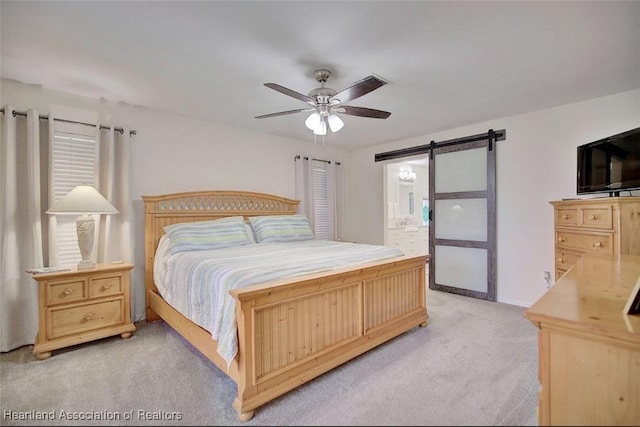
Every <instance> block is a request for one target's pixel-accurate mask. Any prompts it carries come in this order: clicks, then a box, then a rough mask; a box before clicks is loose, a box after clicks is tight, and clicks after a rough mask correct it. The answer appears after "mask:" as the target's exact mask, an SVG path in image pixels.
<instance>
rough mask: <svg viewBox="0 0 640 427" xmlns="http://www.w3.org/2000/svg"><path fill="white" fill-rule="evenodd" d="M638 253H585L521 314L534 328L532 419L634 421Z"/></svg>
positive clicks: (639, 393)
mask: <svg viewBox="0 0 640 427" xmlns="http://www.w3.org/2000/svg"><path fill="white" fill-rule="evenodd" d="M639 280H640V256H633V255H601V254H592V253H585V255H584V256H583V257H581V258H580V259H579V260H578V261H577V262H576V264H575V265H574V266H573V268H571V269H570V270H569V271H568V272H567V273H566V274H565V275H564V276H562V277H561V278H560V280H558V282H557V283H556V284H555V285H554V286H553V287H552V288H551V289H549V291H548V292H547V293H546V294H544V295H543V296H542V297H541V298H540V299H539V300H538V301H537V302H536V303H535V304H533V305H532V306H531V307H530V308H529V309H527V310H526V311H525V317H526V318H527V319H529V320H530V321H531V322H532V323H533V324H534V325H535V326H536V327H537V328H538V380H539V381H540V391H539V392H538V421H539V425H541V426H549V425H556V426H559V425H581V426H586V425H600V426H604V425H617V426H621V425H635V426H638V425H640V315H637V314H636V315H628V314H624V313H623V311H624V307H625V303H626V301H627V300H628V298H629V296H630V294H631V292H632V289H633V287H634V285H635V284H636V283H637V281H639Z"/></svg>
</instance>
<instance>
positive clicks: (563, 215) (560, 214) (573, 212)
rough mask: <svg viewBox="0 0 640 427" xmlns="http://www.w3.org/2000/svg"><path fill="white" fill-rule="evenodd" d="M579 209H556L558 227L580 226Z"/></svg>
mask: <svg viewBox="0 0 640 427" xmlns="http://www.w3.org/2000/svg"><path fill="white" fill-rule="evenodd" d="M578 212H579V210H578V208H558V209H556V225H557V226H563V227H577V226H578Z"/></svg>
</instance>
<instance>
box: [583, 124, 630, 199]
mask: <svg viewBox="0 0 640 427" xmlns="http://www.w3.org/2000/svg"><path fill="white" fill-rule="evenodd" d="M637 189H640V127H639V128H635V129H631V130H629V131H627V132H622V133H619V134H616V135H612V136H609V137H606V138H603V139H599V140H597V141H593V142H590V143H588V144H584V145H580V146H578V186H577V194H590V193H607V192H608V193H609V195H610V196H619V195H620V191H626V190H629V191H630V190H637Z"/></svg>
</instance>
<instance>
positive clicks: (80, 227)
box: [46, 185, 118, 270]
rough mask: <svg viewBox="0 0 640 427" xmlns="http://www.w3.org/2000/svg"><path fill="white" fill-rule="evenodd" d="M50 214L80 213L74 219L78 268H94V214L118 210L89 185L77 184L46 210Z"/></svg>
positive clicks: (115, 212)
mask: <svg viewBox="0 0 640 427" xmlns="http://www.w3.org/2000/svg"><path fill="white" fill-rule="evenodd" d="M46 213H47V214H50V215H80V216H79V217H78V218H77V219H76V230H77V233H78V247H79V248H80V255H82V261H80V262H79V263H78V270H85V269H88V268H95V267H96V263H95V262H93V261H91V252H92V251H93V238H94V236H95V221H94V219H93V216H92V215H95V214H107V215H108V214H117V213H118V210H117V209H116V208H114V207H113V206H112V205H111V203H109V202H108V201H107V199H105V198H104V197H103V196H102V194H100V193H99V192H98V190H96V189H95V188H93V187H92V186H90V185H78V186H77V187H75V188H74V189H73V190H71V191H70V192H68V193H67V195H66V196H64V197H63V198H62V199H60V200H58V201H57V202H55V203H54V204H53V206H52V207H51V208H50V209H49V210H47V212H46Z"/></svg>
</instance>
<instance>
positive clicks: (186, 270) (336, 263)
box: [154, 239, 403, 365]
mask: <svg viewBox="0 0 640 427" xmlns="http://www.w3.org/2000/svg"><path fill="white" fill-rule="evenodd" d="M166 246H167V245H165V244H163V242H161V243H160V245H159V246H158V253H157V254H156V260H155V266H154V280H155V283H156V287H157V288H158V291H159V292H160V295H162V297H163V298H164V299H165V300H166V301H167V302H168V303H169V304H170V305H171V306H173V307H174V308H175V309H177V310H178V311H180V312H181V313H182V314H183V315H184V316H185V317H187V318H188V319H190V320H191V321H193V322H194V323H196V324H198V325H200V326H201V327H203V328H204V329H206V330H207V331H209V332H210V333H211V336H212V338H213V339H215V340H217V341H218V353H219V354H220V355H221V356H222V357H223V358H224V359H225V361H226V362H227V365H229V364H230V363H231V361H232V360H233V358H234V357H235V356H236V353H237V350H238V336H237V327H236V319H235V300H234V299H233V298H232V297H231V296H230V295H229V290H230V289H234V288H240V287H244V286H249V285H254V284H258V283H262V282H266V281H270V280H274V279H279V278H287V277H294V276H300V275H304V274H309V273H314V272H320V271H327V270H331V269H334V268H341V267H349V266H354V265H358V264H362V263H367V262H372V261H376V260H382V259H386V258H392V257H397V256H402V255H403V253H402V252H401V251H400V250H399V249H397V248H392V247H388V246H379V245H368V244H360V243H349V242H334V241H327V240H315V239H313V240H304V241H294V242H277V243H258V244H248V245H243V246H235V247H229V248H221V249H211V250H201V251H186V252H178V253H176V254H173V255H171V254H170V253H169V251H167V250H163V249H162V248H163V247H164V248H166Z"/></svg>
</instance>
